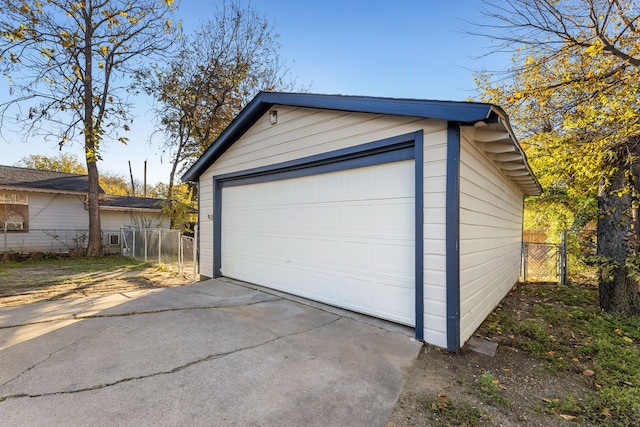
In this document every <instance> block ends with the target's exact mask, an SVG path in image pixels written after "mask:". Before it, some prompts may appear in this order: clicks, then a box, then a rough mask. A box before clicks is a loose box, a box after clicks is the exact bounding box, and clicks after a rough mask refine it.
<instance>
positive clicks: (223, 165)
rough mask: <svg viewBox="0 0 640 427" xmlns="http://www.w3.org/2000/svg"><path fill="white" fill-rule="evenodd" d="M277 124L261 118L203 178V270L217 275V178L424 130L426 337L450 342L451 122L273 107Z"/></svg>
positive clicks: (201, 233)
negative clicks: (448, 218) (447, 222)
mask: <svg viewBox="0 0 640 427" xmlns="http://www.w3.org/2000/svg"><path fill="white" fill-rule="evenodd" d="M273 109H275V110H277V111H278V123H277V125H270V124H269V120H268V118H267V116H266V115H265V116H263V117H262V118H260V119H259V120H258V121H257V122H256V123H255V124H254V125H253V126H252V127H251V128H250V129H249V130H248V131H247V132H246V133H245V134H244V135H243V136H242V137H241V138H240V139H239V140H238V141H237V142H236V143H235V144H234V145H233V146H232V147H230V148H229V149H228V150H227V151H226V152H225V153H224V154H223V155H222V156H221V157H220V158H219V159H218V160H217V161H216V162H215V163H214V164H213V165H212V166H211V167H209V169H208V170H207V171H206V172H205V173H204V174H203V175H202V176H201V177H200V193H199V194H200V237H201V240H200V249H201V251H200V261H201V262H200V271H201V274H203V275H205V276H213V221H212V220H211V219H209V217H208V215H211V214H212V213H213V199H212V195H213V191H212V190H213V189H212V185H213V177H214V176H216V175H221V174H225V173H231V172H238V171H243V170H247V169H252V168H256V167H261V166H267V165H271V164H275V163H281V162H285V161H290V160H295V159H299V158H303V157H308V156H312V155H316V154H321V153H326V152H328V151H334V150H339V149H342V148H347V147H352V146H356V145H360V144H365V143H369V142H373V141H378V140H381V139H385V138H389V137H393V136H397V135H403V134H407V133H411V132H415V131H418V130H423V131H424V170H425V174H424V207H425V208H424V217H425V218H424V220H425V224H426V225H425V227H424V250H425V252H424V297H425V300H424V301H425V305H424V306H425V313H424V315H425V321H424V325H425V329H424V336H425V341H427V342H430V343H433V344H436V345H440V346H446V298H445V294H446V292H445V281H446V279H445V244H444V242H445V231H444V224H445V200H446V197H445V184H444V183H445V176H446V122H444V121H439V120H425V119H416V118H412V117H395V116H381V115H377V114H361V113H348V112H341V111H331V110H318V109H312V108H298V107H288V106H274V107H273Z"/></svg>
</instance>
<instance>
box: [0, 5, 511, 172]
mask: <svg viewBox="0 0 640 427" xmlns="http://www.w3.org/2000/svg"><path fill="white" fill-rule="evenodd" d="M479 3H480V2H479V1H477V0H448V1H437V0H395V1H388V0H387V1H379V0H324V1H303V0H252V1H251V6H252V7H253V8H254V9H255V10H257V11H258V12H259V13H261V14H262V15H264V16H266V17H267V18H269V19H270V20H271V21H272V22H273V23H274V24H275V28H276V32H277V33H278V34H280V38H279V42H280V44H281V45H282V48H281V51H280V54H281V56H282V58H283V59H284V60H286V61H287V62H288V63H289V64H290V69H291V73H292V75H293V76H295V77H296V79H297V82H298V83H299V84H301V85H305V86H310V87H311V91H312V92H315V93H327V94H343V95H365V96H383V97H395V98H419V99H440V100H466V99H468V98H469V97H472V96H474V94H475V89H476V87H475V84H474V81H473V76H472V70H479V69H490V70H498V69H502V68H504V67H506V66H507V65H508V64H507V61H508V58H506V57H505V56H497V55H490V56H488V57H485V54H486V53H488V52H489V49H490V46H491V42H490V40H488V39H484V38H478V37H473V36H470V35H468V34H466V33H465V31H464V30H465V27H466V26H467V24H465V22H464V20H469V21H475V22H482V21H483V17H482V15H481V14H480V13H479V11H478V7H479ZM216 4H219V2H218V1H195V0H183V1H182V5H181V7H180V10H179V12H178V18H181V19H182V20H183V25H184V28H185V30H187V31H189V30H190V29H193V28H195V27H197V26H198V24H199V23H200V22H202V21H206V20H208V19H209V16H211V15H212V13H213V11H214V10H215V8H216ZM0 91H3V92H5V93H3V94H2V96H3V97H4V96H6V89H4V88H0ZM149 109H150V101H149V100H148V99H143V98H140V99H137V100H136V111H137V117H136V119H135V121H134V123H133V125H132V132H131V133H130V135H129V137H130V142H129V144H128V145H127V146H122V145H121V144H119V143H116V142H112V143H109V144H108V145H107V146H106V147H105V148H104V152H103V159H104V160H103V161H102V162H100V163H99V169H100V170H101V171H110V172H114V173H118V174H121V175H123V176H125V177H127V178H128V176H129V175H128V174H129V165H128V161H129V160H130V161H131V163H132V169H133V174H134V178H136V179H138V180H140V181H142V178H143V167H144V161H145V160H147V174H148V175H147V176H148V178H147V180H148V183H149V184H151V185H153V184H155V183H156V182H158V181H163V182H167V181H168V176H169V164H168V158H162V155H161V153H160V150H159V149H158V148H157V146H155V145H153V144H150V142H149V137H150V135H151V134H152V132H153V130H154V128H153V126H154V122H153V117H152V116H151V114H150V113H149V112H148V110H149ZM66 152H70V153H73V154H78V155H79V156H80V158H82V144H81V142H80V141H78V142H75V143H74V144H73V145H72V146H71V147H68V148H67V149H66ZM0 153H2V155H1V156H0V159H1V160H0V163H1V164H4V165H13V164H15V163H16V162H17V161H18V160H20V159H21V158H22V157H25V156H28V155H29V154H44V155H48V156H55V155H56V154H57V153H58V150H57V145H56V144H51V143H45V142H44V141H38V140H36V141H29V142H27V143H25V142H23V141H21V140H19V138H16V139H15V140H12V141H11V142H10V143H7V142H5V141H0Z"/></svg>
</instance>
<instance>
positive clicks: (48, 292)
mask: <svg viewBox="0 0 640 427" xmlns="http://www.w3.org/2000/svg"><path fill="white" fill-rule="evenodd" d="M55 277H63V278H64V280H61V281H59V282H57V283H56V284H52V285H47V286H42V287H34V286H33V283H37V282H46V281H47V280H48V279H50V278H55ZM192 282H193V280H192V278H191V277H190V276H187V275H184V274H178V273H177V272H174V271H171V270H168V269H162V268H159V267H147V268H144V269H142V270H132V269H128V268H119V269H116V270H112V271H107V272H92V273H73V272H70V271H67V270H66V269H65V268H64V267H56V266H52V265H50V264H43V265H37V264H32V265H29V266H28V267H27V266H25V268H19V269H12V272H11V274H7V275H3V276H2V278H1V279H0V284H1V286H0V307H11V306H16V305H22V304H30V303H34V302H40V301H53V300H58V299H65V298H78V297H86V296H96V295H106V294H115V293H120V292H130V291H135V290H141V289H154V288H166V287H171V286H182V285H186V284H188V283H192Z"/></svg>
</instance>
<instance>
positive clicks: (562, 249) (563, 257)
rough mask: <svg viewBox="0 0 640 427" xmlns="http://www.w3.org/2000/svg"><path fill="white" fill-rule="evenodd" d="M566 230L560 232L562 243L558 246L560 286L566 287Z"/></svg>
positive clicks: (567, 271)
mask: <svg viewBox="0 0 640 427" xmlns="http://www.w3.org/2000/svg"><path fill="white" fill-rule="evenodd" d="M567 235H568V234H567V229H566V228H565V229H564V230H562V243H561V244H560V284H561V285H566V284H567V281H568V277H569V266H568V265H567V264H568V261H567V259H568V256H567Z"/></svg>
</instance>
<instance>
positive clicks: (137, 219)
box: [100, 210, 169, 231]
mask: <svg viewBox="0 0 640 427" xmlns="http://www.w3.org/2000/svg"><path fill="white" fill-rule="evenodd" d="M100 225H101V227H102V229H103V230H110V231H112V230H120V228H122V227H136V228H138V227H140V228H143V227H147V228H169V218H164V219H163V218H162V217H161V215H160V213H158V212H123V211H104V210H103V211H100Z"/></svg>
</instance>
